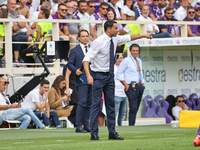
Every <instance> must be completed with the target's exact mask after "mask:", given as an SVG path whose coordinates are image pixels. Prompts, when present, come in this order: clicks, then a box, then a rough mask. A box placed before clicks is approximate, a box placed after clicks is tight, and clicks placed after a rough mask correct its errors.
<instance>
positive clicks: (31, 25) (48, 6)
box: [29, 2, 53, 29]
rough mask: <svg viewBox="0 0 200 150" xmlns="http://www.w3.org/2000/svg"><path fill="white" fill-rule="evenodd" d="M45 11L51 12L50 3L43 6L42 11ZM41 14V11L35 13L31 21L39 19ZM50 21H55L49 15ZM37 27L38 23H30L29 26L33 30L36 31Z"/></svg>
mask: <svg viewBox="0 0 200 150" xmlns="http://www.w3.org/2000/svg"><path fill="white" fill-rule="evenodd" d="M44 9H47V10H49V12H50V10H51V5H50V4H49V3H48V2H45V3H43V4H42V5H41V10H44ZM39 14H40V11H39V12H38V11H35V12H34V13H33V14H32V15H31V16H30V18H29V19H38V16H39ZM48 19H53V18H52V16H51V15H49V18H48ZM36 25H37V22H29V26H30V27H31V29H35V28H36Z"/></svg>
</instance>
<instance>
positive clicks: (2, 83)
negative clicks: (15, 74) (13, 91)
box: [0, 77, 9, 92]
mask: <svg viewBox="0 0 200 150" xmlns="http://www.w3.org/2000/svg"><path fill="white" fill-rule="evenodd" d="M8 84H9V82H8V81H7V80H6V79H5V78H3V77H0V91H1V92H4V91H5V90H6V88H7V85H8Z"/></svg>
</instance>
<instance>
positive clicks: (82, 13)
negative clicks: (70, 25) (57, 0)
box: [74, 0, 96, 41]
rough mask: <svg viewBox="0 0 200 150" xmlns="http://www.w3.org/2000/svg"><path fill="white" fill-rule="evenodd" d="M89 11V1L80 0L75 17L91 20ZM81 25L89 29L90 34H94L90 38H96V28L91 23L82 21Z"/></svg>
mask: <svg viewBox="0 0 200 150" xmlns="http://www.w3.org/2000/svg"><path fill="white" fill-rule="evenodd" d="M86 11H87V3H86V1H85V0H80V1H79V2H78V10H77V11H76V12H75V13H74V16H75V17H74V19H78V20H90V15H88V13H86ZM81 26H82V27H83V29H85V30H87V31H88V32H89V34H90V35H91V36H92V37H90V40H91V41H93V40H94V39H95V38H96V35H95V33H94V30H93V28H92V26H91V24H89V23H81Z"/></svg>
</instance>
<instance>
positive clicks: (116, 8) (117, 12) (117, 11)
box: [108, 3, 121, 18]
mask: <svg viewBox="0 0 200 150" xmlns="http://www.w3.org/2000/svg"><path fill="white" fill-rule="evenodd" d="M108 4H109V5H110V6H111V7H112V8H113V9H114V10H115V13H116V17H117V18H120V17H121V15H120V12H119V9H118V6H117V5H115V7H114V6H113V5H112V4H111V3H108Z"/></svg>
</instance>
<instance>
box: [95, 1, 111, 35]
mask: <svg viewBox="0 0 200 150" xmlns="http://www.w3.org/2000/svg"><path fill="white" fill-rule="evenodd" d="M107 12H108V4H107V3H105V2H103V3H101V5H100V7H99V12H98V13H96V14H94V15H92V16H91V20H107V18H106V14H107ZM91 25H92V27H93V29H94V31H95V33H96V32H97V25H96V24H91Z"/></svg>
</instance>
